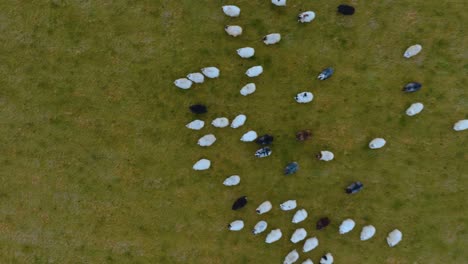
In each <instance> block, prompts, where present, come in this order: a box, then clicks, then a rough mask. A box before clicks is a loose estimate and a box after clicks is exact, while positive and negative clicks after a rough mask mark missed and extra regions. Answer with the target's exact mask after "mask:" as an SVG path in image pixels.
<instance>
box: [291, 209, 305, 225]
mask: <svg viewBox="0 0 468 264" xmlns="http://www.w3.org/2000/svg"><path fill="white" fill-rule="evenodd" d="M307 215H308V214H307V211H306V210H305V209H301V210H298V211H297V212H296V213H295V214H294V216H293V219H292V223H293V224H297V223H300V222H302V221H304V220H305V219H306V218H307Z"/></svg>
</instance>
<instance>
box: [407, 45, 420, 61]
mask: <svg viewBox="0 0 468 264" xmlns="http://www.w3.org/2000/svg"><path fill="white" fill-rule="evenodd" d="M421 50H422V46H421V45H419V44H416V45H412V46H410V47H409V48H407V49H406V50H405V53H403V57H405V58H407V59H409V58H411V57H413V56H416V55H418V53H419V52H421Z"/></svg>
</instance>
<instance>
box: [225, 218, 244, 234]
mask: <svg viewBox="0 0 468 264" xmlns="http://www.w3.org/2000/svg"><path fill="white" fill-rule="evenodd" d="M228 228H229V230H231V231H239V230H242V228H244V221H242V220H236V221H232V222H231V223H230V224H229V225H228Z"/></svg>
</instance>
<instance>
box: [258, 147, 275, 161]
mask: <svg viewBox="0 0 468 264" xmlns="http://www.w3.org/2000/svg"><path fill="white" fill-rule="evenodd" d="M271 152H272V151H271V149H270V148H269V147H264V148H261V149H259V150H257V151H256V152H255V157H257V158H265V157H268V156H270V155H271Z"/></svg>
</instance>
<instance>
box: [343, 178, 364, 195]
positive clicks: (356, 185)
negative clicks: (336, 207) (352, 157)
mask: <svg viewBox="0 0 468 264" xmlns="http://www.w3.org/2000/svg"><path fill="white" fill-rule="evenodd" d="M362 188H364V185H363V184H362V183H361V182H360V181H357V182H353V183H351V185H349V186H348V187H346V189H345V192H346V193H347V194H353V193H357V192H359V191H360V190H361V189H362Z"/></svg>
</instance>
